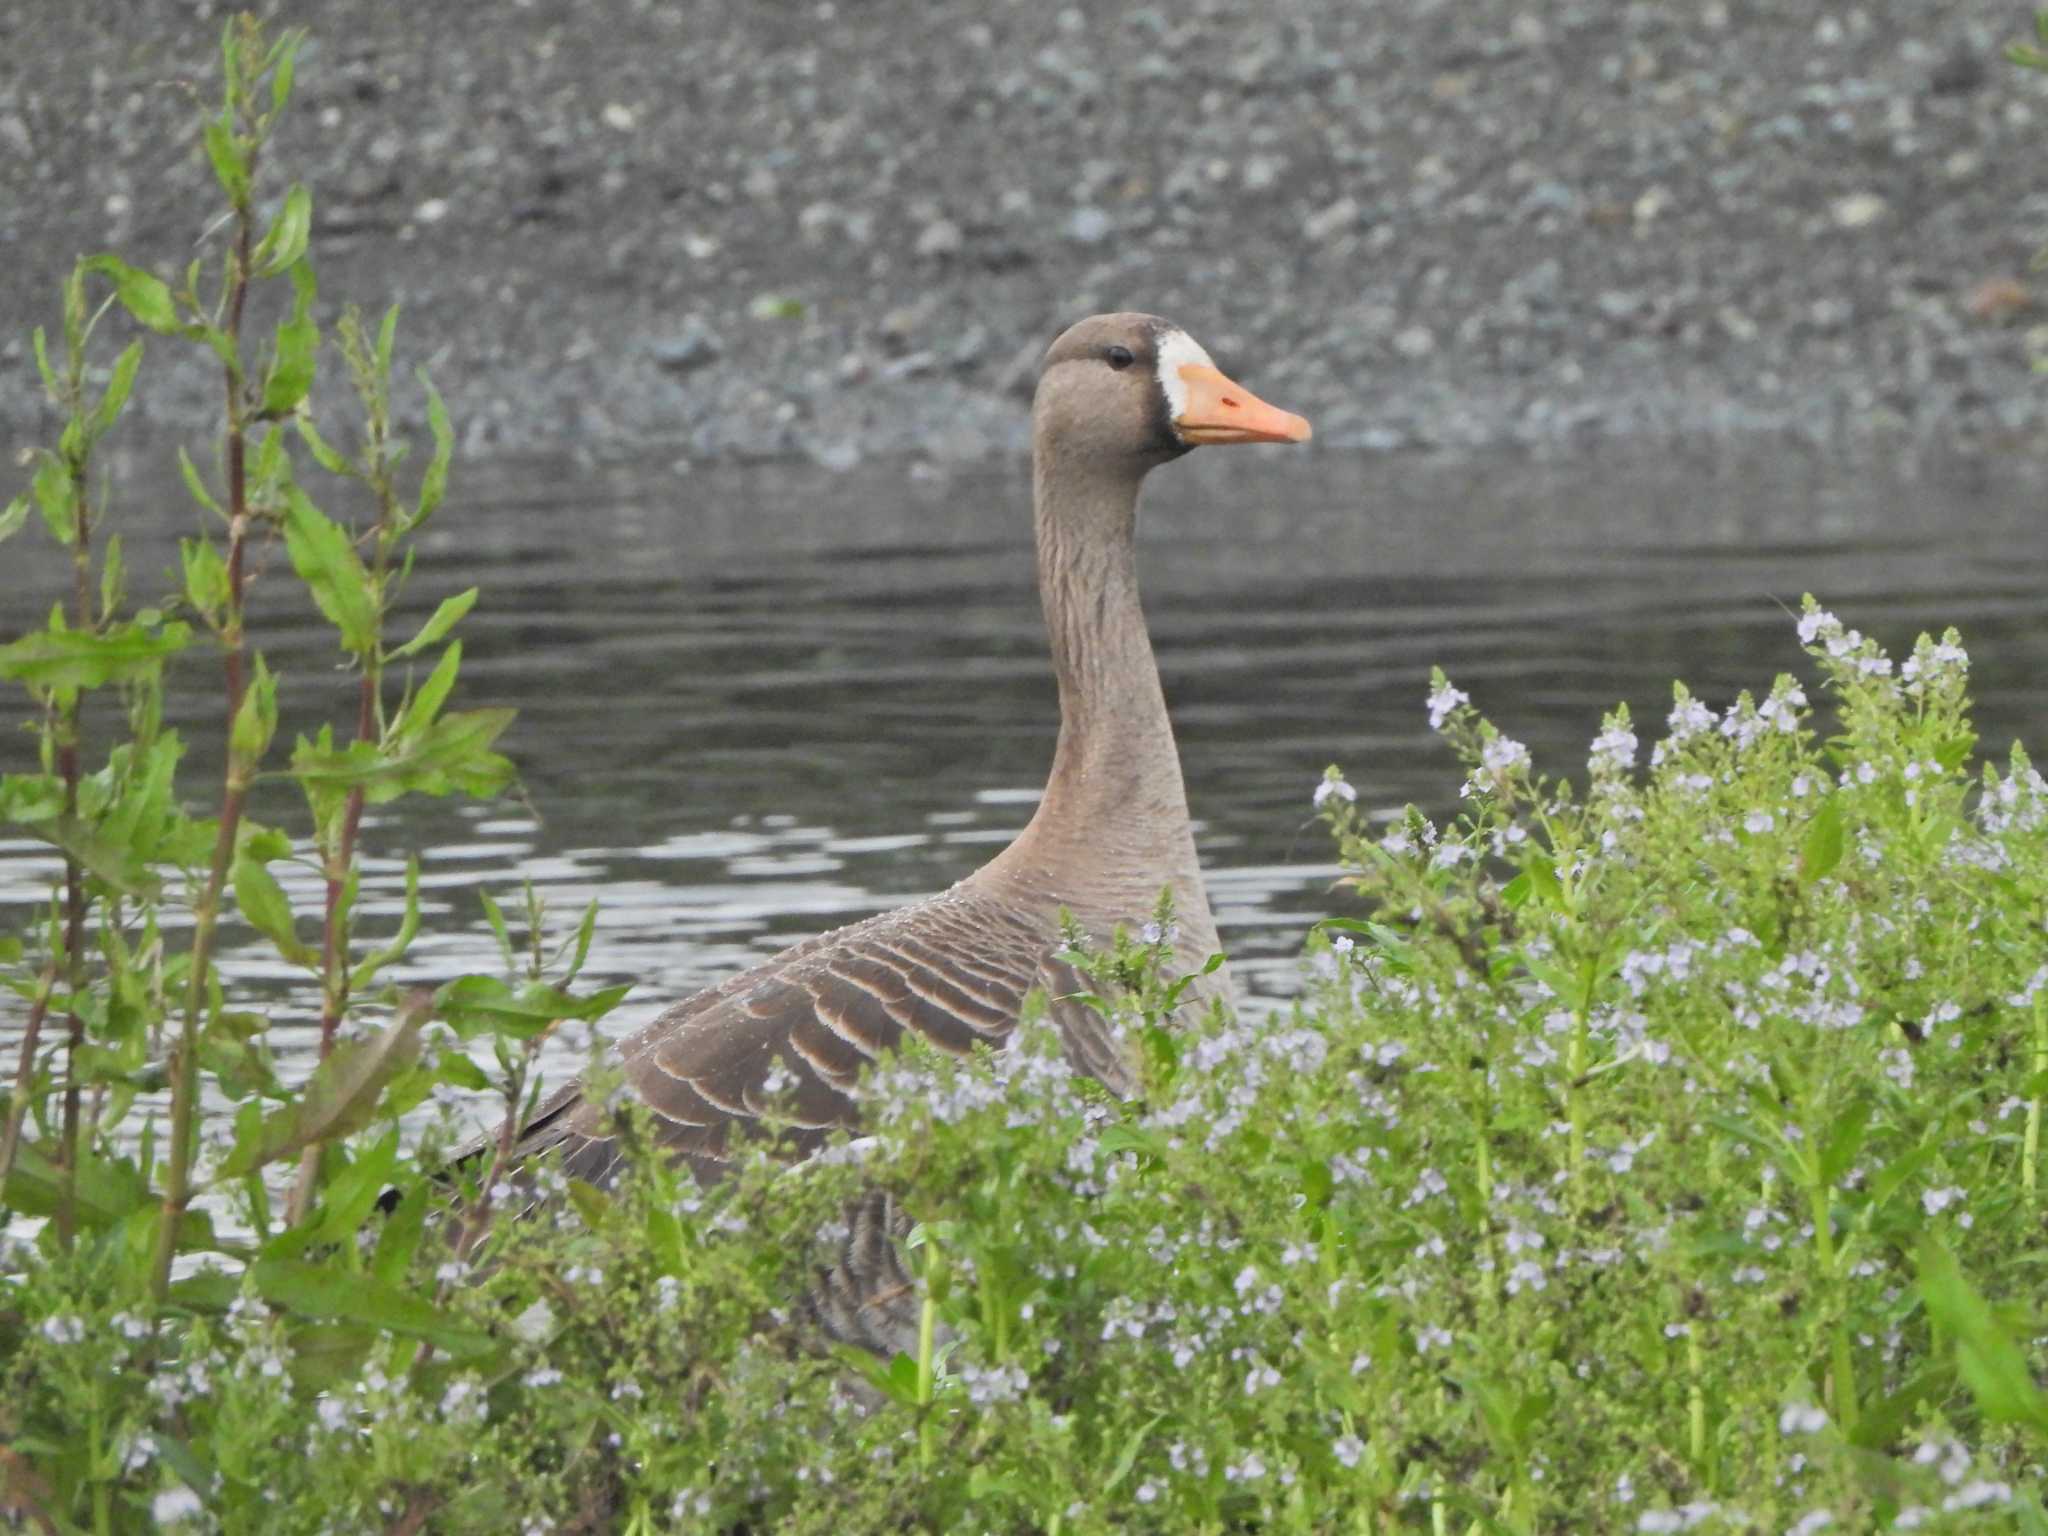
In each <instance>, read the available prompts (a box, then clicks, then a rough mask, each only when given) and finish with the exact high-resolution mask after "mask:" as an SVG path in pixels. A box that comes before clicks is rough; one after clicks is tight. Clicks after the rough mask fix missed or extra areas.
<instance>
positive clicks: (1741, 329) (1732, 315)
mask: <svg viewBox="0 0 2048 1536" xmlns="http://www.w3.org/2000/svg"><path fill="white" fill-rule="evenodd" d="M1714 318H1715V319H1716V320H1718V321H1720V322H1721V329H1722V330H1724V331H1726V332H1727V333H1728V336H1729V339H1730V340H1733V341H1755V340H1756V337H1757V323H1756V322H1755V321H1754V320H1752V319H1750V318H1749V316H1748V315H1746V314H1744V313H1743V312H1742V311H1741V310H1739V309H1737V308H1736V307H1735V306H1734V305H1733V304H1723V305H1722V306H1721V308H1720V309H1719V310H1718V311H1717V312H1716V313H1715V315H1714Z"/></svg>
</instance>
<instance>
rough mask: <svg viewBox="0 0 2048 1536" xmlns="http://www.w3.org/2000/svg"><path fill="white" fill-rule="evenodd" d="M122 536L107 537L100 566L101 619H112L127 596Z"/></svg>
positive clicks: (110, 535)
mask: <svg viewBox="0 0 2048 1536" xmlns="http://www.w3.org/2000/svg"><path fill="white" fill-rule="evenodd" d="M123 561H124V556H123V553H122V545H121V535H119V534H118V533H115V534H109V535H108V536H107V552H106V554H105V556H103V557H102V561H101V565H100V617H101V618H103V619H105V618H110V617H112V615H113V612H114V610H115V609H116V608H118V607H120V605H121V599H122V598H123V597H125V596H126V595H127V592H128V583H127V568H126V566H125V564H124V563H123Z"/></svg>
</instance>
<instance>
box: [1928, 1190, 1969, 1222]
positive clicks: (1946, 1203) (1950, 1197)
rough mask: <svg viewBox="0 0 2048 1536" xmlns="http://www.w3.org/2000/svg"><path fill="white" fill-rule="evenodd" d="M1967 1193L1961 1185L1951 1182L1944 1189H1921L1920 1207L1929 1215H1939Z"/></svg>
mask: <svg viewBox="0 0 2048 1536" xmlns="http://www.w3.org/2000/svg"><path fill="white" fill-rule="evenodd" d="M1967 1193H1968V1191H1967V1190H1965V1189H1963V1188H1962V1186H1961V1185H1958V1184H1951V1185H1949V1186H1947V1187H1946V1188H1944V1189H1929V1190H1923V1191H1922V1192H1921V1195H1920V1209H1921V1210H1923V1211H1925V1212H1926V1213H1927V1214H1928V1215H1930V1216H1939V1215H1940V1214H1941V1213H1942V1212H1943V1211H1945V1210H1947V1209H1948V1208H1949V1207H1950V1206H1952V1205H1955V1204H1957V1203H1959V1202H1960V1201H1961V1200H1962V1199H1963V1197H1964V1195H1966V1194H1967Z"/></svg>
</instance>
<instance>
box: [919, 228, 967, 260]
mask: <svg viewBox="0 0 2048 1536" xmlns="http://www.w3.org/2000/svg"><path fill="white" fill-rule="evenodd" d="M966 244H967V237H966V236H965V235H964V234H962V233H961V231H960V226H959V225H958V224H955V223H954V222H953V221H952V220H951V219H934V220H932V222H931V223H929V224H927V225H925V227H924V229H923V230H922V231H920V232H919V234H918V237H917V247H916V249H917V254H918V255H920V256H923V257H926V258H929V259H934V260H942V259H944V258H945V257H948V256H957V255H959V254H960V250H961V247H963V246H964V245H966Z"/></svg>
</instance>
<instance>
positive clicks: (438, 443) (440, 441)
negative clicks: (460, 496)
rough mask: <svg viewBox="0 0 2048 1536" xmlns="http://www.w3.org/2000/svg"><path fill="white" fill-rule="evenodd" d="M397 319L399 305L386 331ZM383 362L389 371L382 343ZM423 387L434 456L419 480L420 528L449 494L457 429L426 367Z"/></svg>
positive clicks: (415, 521) (417, 515) (421, 378)
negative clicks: (451, 422)
mask: <svg viewBox="0 0 2048 1536" xmlns="http://www.w3.org/2000/svg"><path fill="white" fill-rule="evenodd" d="M397 319H398V311H397V309H395V308H394V309H393V310H392V311H391V313H390V314H389V315H388V316H386V317H385V322H384V323H385V327H386V329H387V331H388V330H389V328H390V327H391V326H392V324H393V323H394V322H396V320H397ZM380 355H382V356H383V357H384V366H385V369H386V371H387V372H388V371H389V369H390V366H391V362H390V357H389V354H388V351H386V350H384V349H382V348H381V346H380ZM419 381H420V388H422V389H424V390H425V391H426V392H427V426H428V428H429V429H430V430H431V431H432V432H433V434H434V456H433V458H431V459H430V460H428V461H427V472H426V474H425V476H424V477H422V479H421V480H420V500H419V510H418V511H417V512H415V513H414V514H413V520H412V526H413V527H415V528H417V527H419V526H420V525H421V524H423V523H424V522H426V520H427V519H428V518H430V517H432V516H433V515H434V513H435V511H436V510H437V509H438V508H439V507H440V505H441V500H442V498H443V497H444V496H446V495H447V494H448V465H449V463H450V461H451V460H452V459H453V458H454V457H455V429H454V428H453V427H452V426H451V425H450V424H449V421H448V407H447V405H446V404H444V403H443V402H442V399H441V392H440V391H439V390H437V389H435V388H434V382H433V380H431V379H429V378H428V377H427V372H426V370H425V369H424V368H422V369H421V370H420V373H419Z"/></svg>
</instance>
